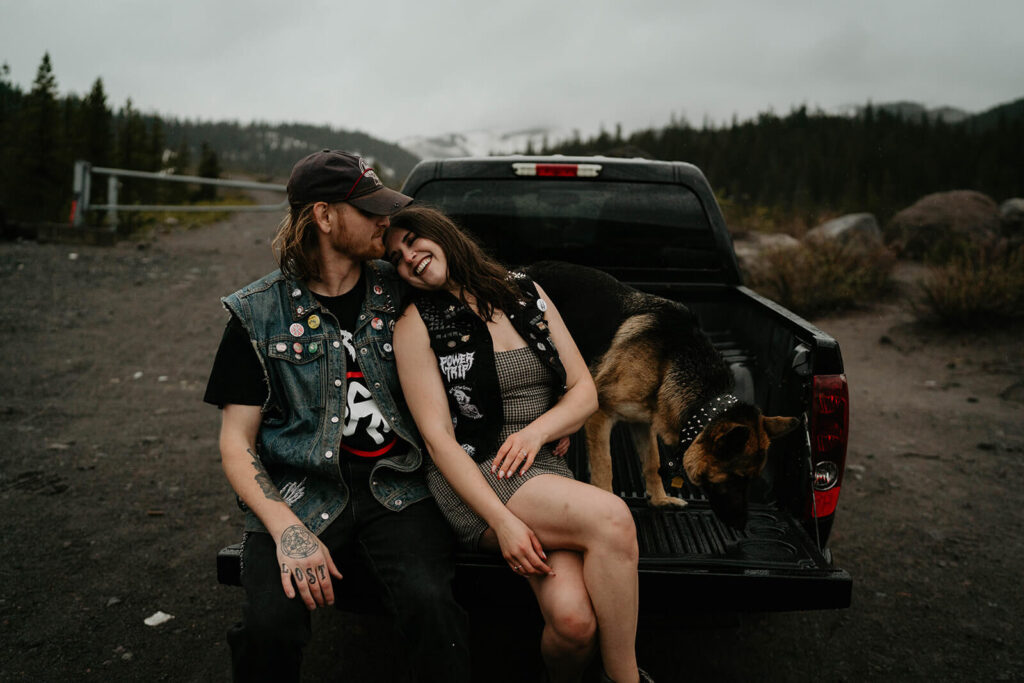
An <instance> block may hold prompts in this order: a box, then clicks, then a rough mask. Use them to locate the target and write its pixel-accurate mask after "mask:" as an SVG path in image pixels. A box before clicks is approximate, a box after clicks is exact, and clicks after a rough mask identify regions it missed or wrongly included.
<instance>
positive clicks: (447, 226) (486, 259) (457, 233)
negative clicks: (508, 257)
mask: <svg viewBox="0 0 1024 683" xmlns="http://www.w3.org/2000/svg"><path fill="white" fill-rule="evenodd" d="M395 228H401V229H404V230H408V231H410V232H412V233H414V234H415V235H416V236H418V237H425V238H427V239H428V240H431V241H433V242H436V243H437V244H438V246H440V247H441V249H442V250H444V257H445V260H446V261H447V262H448V280H449V281H450V282H452V283H453V284H455V285H458V286H459V287H461V292H460V293H459V299H460V300H461V301H462V303H463V304H465V305H467V306H468V305H469V302H468V301H467V300H466V294H470V295H472V296H473V298H474V299H475V300H476V309H477V312H478V313H479V314H480V317H481V318H483V319H484V320H486V321H488V322H491V321H492V320H493V317H494V312H495V311H504V312H505V313H506V314H507V313H508V312H509V311H515V310H516V306H517V302H518V301H519V288H518V286H517V285H516V283H515V282H514V281H512V280H510V279H509V276H508V269H507V268H505V266H503V265H501V264H500V263H498V261H496V260H495V259H493V258H491V257H490V256H488V255H487V253H486V252H484V250H483V248H482V247H481V246H480V245H479V244H478V243H477V241H476V239H474V238H473V237H472V236H470V235H469V234H468V233H466V232H464V231H463V230H461V229H460V228H459V227H458V226H457V225H455V223H454V222H453V221H452V219H450V218H448V216H446V215H444V214H443V213H441V212H440V211H438V210H437V209H434V208H432V207H429V206H423V205H418V204H417V205H412V206H407V207H406V208H404V209H402V210H401V211H399V212H398V213H396V214H395V215H394V216H392V217H391V228H390V229H395Z"/></svg>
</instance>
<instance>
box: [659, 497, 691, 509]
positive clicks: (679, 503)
mask: <svg viewBox="0 0 1024 683" xmlns="http://www.w3.org/2000/svg"><path fill="white" fill-rule="evenodd" d="M650 502H651V505H653V506H654V507H668V506H673V507H678V508H681V507H686V505H687V503H686V501H685V500H683V499H682V498H676V497H675V496H653V497H652V498H651V501H650Z"/></svg>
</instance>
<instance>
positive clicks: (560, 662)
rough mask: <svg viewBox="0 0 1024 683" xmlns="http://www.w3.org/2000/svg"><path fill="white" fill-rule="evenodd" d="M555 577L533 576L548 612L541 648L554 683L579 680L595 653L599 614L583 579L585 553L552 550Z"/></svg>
mask: <svg viewBox="0 0 1024 683" xmlns="http://www.w3.org/2000/svg"><path fill="white" fill-rule="evenodd" d="M548 564H549V565H550V566H551V568H552V569H553V570H554V571H555V576H546V577H538V576H532V577H529V581H530V587H531V588H532V589H533V592H534V595H536V596H537V604H538V605H540V611H541V614H543V615H544V633H543V634H542V635H541V640H540V651H541V655H542V656H543V657H544V664H545V665H546V666H547V669H548V675H549V676H550V677H551V682H552V683H578V681H579V680H580V677H581V676H582V675H583V671H584V670H585V669H586V668H587V662H589V661H590V657H591V656H592V655H593V654H594V648H595V645H596V644H597V643H596V637H595V636H596V633H597V617H596V616H595V615H594V607H593V605H591V604H590V595H589V594H588V593H587V587H586V585H585V583H584V580H583V556H582V555H581V554H580V553H578V552H576V551H574V550H556V551H553V552H550V553H548Z"/></svg>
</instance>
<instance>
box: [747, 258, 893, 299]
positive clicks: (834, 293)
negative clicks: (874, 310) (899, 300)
mask: <svg viewBox="0 0 1024 683" xmlns="http://www.w3.org/2000/svg"><path fill="white" fill-rule="evenodd" d="M761 259H762V263H761V264H760V265H761V267H759V268H758V269H757V273H756V274H754V275H752V277H751V281H750V283H749V284H750V287H751V288H752V289H754V290H756V291H757V292H758V293H760V294H762V295H764V296H766V297H768V298H770V299H774V300H775V301H777V302H778V303H780V304H782V305H783V306H785V307H786V308H789V309H790V310H792V311H794V312H796V313H798V314H800V315H802V316H804V317H812V316H818V315H822V314H825V313H832V312H835V311H840V310H844V309H849V308H856V307H859V306H862V305H864V304H867V303H869V302H872V301H876V300H878V299H879V298H881V297H882V296H884V295H885V294H888V293H889V292H891V291H892V289H893V283H892V279H891V274H892V269H893V266H894V264H895V258H894V257H893V255H892V254H891V253H890V252H889V251H888V250H887V249H885V248H878V249H872V250H865V249H863V248H855V247H850V246H843V245H839V244H836V243H834V242H820V243H815V244H813V245H811V246H808V245H801V246H799V247H796V248H792V249H775V250H767V251H765V252H764V254H762V256H761Z"/></svg>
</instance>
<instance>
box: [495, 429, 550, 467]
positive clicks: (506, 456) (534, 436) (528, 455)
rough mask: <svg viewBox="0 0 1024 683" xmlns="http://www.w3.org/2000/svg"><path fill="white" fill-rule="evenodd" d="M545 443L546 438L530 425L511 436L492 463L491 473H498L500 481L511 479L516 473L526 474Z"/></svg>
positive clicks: (502, 445)
mask: <svg viewBox="0 0 1024 683" xmlns="http://www.w3.org/2000/svg"><path fill="white" fill-rule="evenodd" d="M545 442H546V440H545V439H544V437H543V436H542V435H541V434H539V433H537V430H536V429H531V428H530V425H528V426H527V427H526V428H525V429H521V430H520V431H518V432H516V433H514V434H511V435H509V437H508V438H507V439H505V443H503V444H501V448H499V449H498V454H497V455H495V456H494V461H493V462H491V472H492V473H497V475H498V479H504V478H506V477H511V476H512V475H513V474H515V473H516V471H518V472H519V474H520V475H522V474H524V473H525V472H526V470H528V469H530V465H532V464H533V459H534V458H536V457H537V452H538V451H540V449H541V446H543V445H544V444H545Z"/></svg>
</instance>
